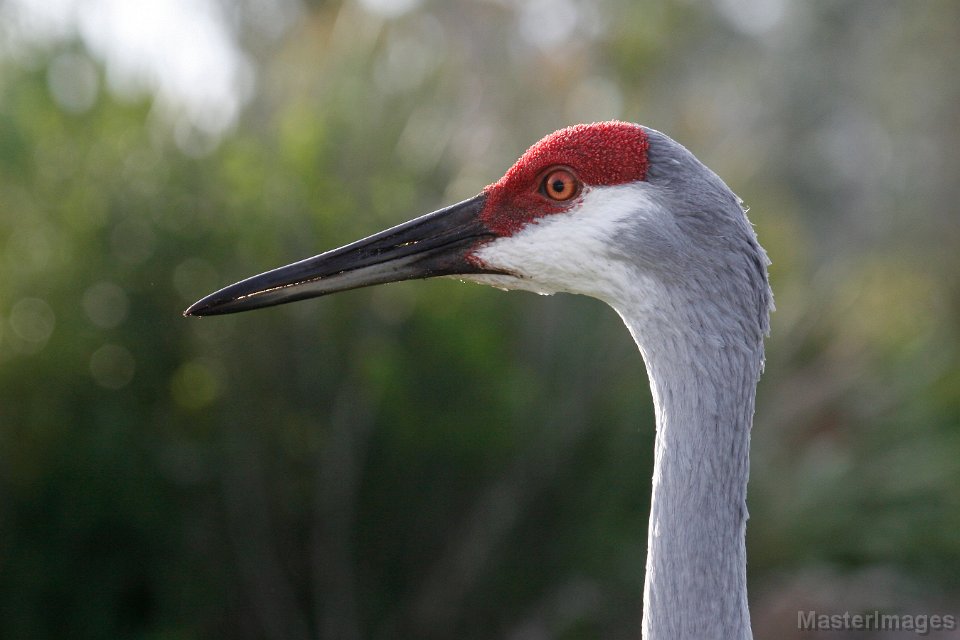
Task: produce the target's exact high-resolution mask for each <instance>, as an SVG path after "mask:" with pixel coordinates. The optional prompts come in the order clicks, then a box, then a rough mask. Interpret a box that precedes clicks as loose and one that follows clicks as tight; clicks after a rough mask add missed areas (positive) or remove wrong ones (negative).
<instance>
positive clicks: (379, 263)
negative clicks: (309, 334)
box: [183, 193, 495, 316]
mask: <svg viewBox="0 0 960 640" xmlns="http://www.w3.org/2000/svg"><path fill="white" fill-rule="evenodd" d="M485 200H486V196H485V195H484V194H483V193H481V194H480V195H478V196H476V197H474V198H471V199H469V200H464V201H463V202H460V203H459V204H455V205H452V206H449V207H446V208H444V209H440V210H439V211H435V212H433V213H428V214H427V215H425V216H421V217H419V218H416V219H414V220H411V221H409V222H405V223H403V224H400V225H397V226H396V227H392V228H390V229H387V230H386V231H381V232H380V233H377V234H374V235H372V236H369V237H367V238H364V239H362V240H357V241H356V242H353V243H351V244H348V245H346V246H343V247H340V248H339V249H333V250H332V251H327V252H326V253H321V254H320V255H318V256H314V257H312V258H307V259H306V260H301V261H300V262H295V263H293V264H291V265H287V266H285V267H280V268H279V269H274V270H272V271H267V272H266V273H261V274H260V275H257V276H253V277H252V278H247V279H246V280H243V281H241V282H238V283H236V284H232V285H230V286H229V287H225V288H223V289H221V290H220V291H217V292H216V293H211V294H210V295H208V296H207V297H205V298H203V299H202V300H199V301H197V302H195V303H194V304H193V305H191V306H190V308H189V309H187V310H186V311H184V312H183V315H185V316H211V315H219V314H224V313H236V312H238V311H249V310H250V309H258V308H260V307H270V306H273V305H277V304H285V303H287V302H293V301H295V300H303V299H305V298H314V297H316V296H322V295H326V294H328V293H335V292H337V291H346V290H348V289H357V288H359V287H367V286H370V285H374V284H383V283H386V282H399V281H401V280H413V279H416V278H431V277H434V276H444V275H458V274H468V273H489V272H490V271H488V270H486V269H483V268H481V267H478V266H475V265H473V264H471V263H470V262H469V261H468V260H467V256H468V254H469V252H470V251H471V250H472V249H473V248H474V247H476V246H477V245H478V244H480V243H482V242H484V241H485V240H487V239H492V238H493V237H495V234H494V233H493V232H492V231H491V230H490V229H488V228H487V227H486V226H485V225H484V224H483V222H482V221H481V220H480V212H481V211H482V210H483V205H484V202H485Z"/></svg>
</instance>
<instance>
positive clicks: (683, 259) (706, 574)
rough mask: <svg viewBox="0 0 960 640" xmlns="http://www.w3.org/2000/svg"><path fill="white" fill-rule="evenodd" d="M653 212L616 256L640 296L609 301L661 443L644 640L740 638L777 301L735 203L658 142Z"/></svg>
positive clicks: (697, 167)
mask: <svg viewBox="0 0 960 640" xmlns="http://www.w3.org/2000/svg"><path fill="white" fill-rule="evenodd" d="M648 135H649V138H650V151H649V155H650V171H649V173H648V176H647V181H646V182H645V183H643V184H644V186H643V188H644V189H645V194H646V196H647V197H648V198H649V199H650V200H651V201H653V202H655V203H656V204H657V205H659V207H658V208H659V210H660V213H656V212H654V213H652V214H651V212H649V211H647V212H645V213H644V215H641V216H638V217H637V219H636V220H635V221H632V222H631V225H632V226H631V227H630V228H628V229H624V234H623V235H622V241H621V242H622V244H621V245H620V246H619V247H618V248H615V249H614V251H617V252H618V253H619V255H621V257H624V258H627V257H628V256H630V257H631V261H632V263H633V264H634V265H635V267H634V269H635V272H636V280H635V282H636V287H635V289H634V290H633V291H631V292H628V293H625V295H623V297H622V299H620V300H611V301H610V302H611V304H612V305H613V306H614V307H615V308H616V309H617V311H618V313H619V314H620V315H621V317H623V319H624V321H625V322H626V324H627V326H628V328H629V329H630V331H631V333H632V335H633V337H634V339H635V340H636V342H637V344H638V346H639V347H640V350H641V352H642V353H643V356H644V361H645V363H646V366H647V372H648V374H649V377H650V385H651V388H652V391H653V398H654V403H655V407H656V418H657V435H656V448H655V460H654V472H653V496H652V502H651V510H650V525H649V534H648V535H649V537H648V555H647V577H646V585H645V589H644V611H643V636H644V638H646V639H647V640H666V639H669V640H687V639H690V640H693V639H697V640H712V639H723V640H743V639H749V638H751V637H752V634H751V631H750V614H749V611H748V607H747V587H746V551H745V546H744V535H745V531H746V522H747V517H748V516H747V507H746V493H747V478H748V475H749V447H750V427H751V423H752V420H753V410H754V396H755V389H756V384H757V380H758V378H759V376H760V371H761V369H762V366H763V337H764V335H765V334H766V333H767V328H768V314H769V310H770V309H771V308H772V298H771V293H770V289H769V287H768V285H767V274H766V265H767V263H768V260H767V257H766V254H765V253H764V252H763V249H762V248H761V247H760V246H759V244H758V243H757V240H756V236H755V234H754V232H753V229H752V227H751V226H750V223H749V222H748V221H747V218H746V216H745V214H744V211H743V210H742V209H741V206H740V203H739V200H738V199H737V198H736V196H735V195H734V194H733V193H732V192H731V191H730V190H729V189H728V188H727V187H726V185H724V184H723V182H722V181H721V180H720V179H719V178H718V177H717V176H716V175H715V174H713V173H712V172H711V171H710V170H709V169H707V168H706V167H704V166H703V165H702V164H700V163H699V162H698V161H697V160H696V158H694V157H693V155H692V154H690V153H689V152H688V151H687V150H686V149H684V148H683V147H681V146H680V145H679V144H677V143H675V142H674V141H672V140H670V139H669V138H667V137H666V136H663V135H662V134H659V133H657V132H655V131H652V130H648Z"/></svg>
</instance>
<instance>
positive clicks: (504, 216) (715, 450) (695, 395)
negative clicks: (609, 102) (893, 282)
mask: <svg viewBox="0 0 960 640" xmlns="http://www.w3.org/2000/svg"><path fill="white" fill-rule="evenodd" d="M768 263H769V261H768V259H767V256H766V253H765V252H764V250H763V248H762V247H761V246H760V245H759V244H758V242H757V238H756V235H755V233H754V231H753V228H752V227H751V225H750V223H749V221H748V220H747V217H746V214H745V210H744V209H743V207H742V206H741V202H740V200H739V199H738V198H737V196H736V195H734V194H733V192H732V191H730V189H729V188H727V186H726V185H725V184H724V182H723V181H722V180H721V179H720V178H719V177H717V175H716V174H714V173H713V172H712V171H710V170H709V169H708V168H707V167H705V166H704V165H703V164H701V163H700V162H699V161H698V160H697V159H696V158H695V157H694V156H693V154H691V153H690V152H689V151H687V150H686V149H685V148H684V147H682V146H681V145H680V144H678V143H676V142H674V141H673V140H672V139H670V138H669V137H667V136H666V135H664V134H662V133H660V132H658V131H654V130H653V129H649V128H647V127H643V126H640V125H635V124H630V123H624V122H602V123H595V124H590V125H577V126H574V127H569V128H566V129H562V130H560V131H557V132H555V133H552V134H550V135H548V136H546V137H545V138H543V139H542V140H540V141H539V142H538V143H536V144H535V145H534V146H533V147H531V148H530V149H529V150H528V151H527V152H526V153H524V155H523V156H522V157H521V158H520V159H519V160H518V161H517V162H516V164H514V165H513V167H511V168H510V170H508V171H507V173H506V174H505V175H504V176H503V177H502V178H501V179H500V180H499V181H497V182H495V183H494V184H491V185H489V186H488V187H486V188H484V189H483V191H481V192H480V194H479V195H477V196H476V197H473V198H470V199H469V200H465V201H463V202H460V203H459V204H455V205H452V206H449V207H446V208H444V209H441V210H439V211H436V212H434V213H430V214H427V215H425V216H422V217H419V218H416V219H414V220H411V221H409V222H406V223H404V224H401V225H398V226H396V227H393V228H391V229H387V230H385V231H382V232H380V233H377V234H374V235H372V236H370V237H368V238H365V239H363V240H358V241H356V242H354V243H352V244H348V245H346V246H344V247H341V248H339V249H334V250H332V251H328V252H326V253H322V254H320V255H318V256H315V257H313V258H308V259H306V260H303V261H300V262H297V263H294V264H291V265H288V266H285V267H281V268H279V269H274V270H273V271H268V272H266V273H263V274H261V275H258V276H254V277H252V278H248V279H246V280H243V281H242V282H239V283H237V284H234V285H231V286H229V287H226V288H224V289H222V290H220V291H217V292H216V293H213V294H211V295H209V296H207V297H205V298H203V299H202V300H200V301H199V302H197V303H195V304H194V305H193V306H191V307H190V308H189V309H187V311H186V312H185V315H194V316H204V315H215V314H223V313H233V312H236V311H246V310H248V309H255V308H258V307H266V306H270V305H276V304H282V303H286V302H291V301H293V300H300V299H303V298H310V297H314V296H321V295H325V294H328V293H334V292H336V291H343V290H346V289H354V288H357V287H363V286H368V285H373V284H381V283H385V282H393V281H399V280H409V279H413V278H429V277H433V276H453V277H456V278H460V279H464V280H471V281H475V282H480V283H484V284H490V285H493V286H496V287H500V288H503V289H525V290H529V291H535V292H538V293H554V292H569V293H579V294H584V295H588V296H593V297H595V298H598V299H600V300H602V301H603V302H606V303H607V304H609V305H610V306H611V307H613V308H614V309H615V310H616V312H617V313H618V314H619V315H620V317H621V318H622V319H623V321H624V322H625V323H626V325H627V328H628V329H629V330H630V333H631V335H632V336H633V338H634V340H635V341H636V343H637V346H638V347H639V348H640V352H641V354H642V355H643V359H644V362H645V364H646V367H647V373H648V376H649V380H650V387H651V390H652V393H653V401H654V406H655V411H656V425H657V433H656V444H655V453H654V471H653V489H652V491H653V494H652V500H651V507H650V521H649V527H648V533H647V544H648V547H647V549H648V551H647V564H646V579H645V585H644V594H643V620H642V634H643V637H644V638H647V639H648V640H687V639H689V640H705V639H722V640H741V639H743V638H751V637H752V633H751V630H750V614H749V610H748V607H747V585H746V550H745V544H744V534H745V531H746V523H747V517H748V516H747V506H746V491H747V476H748V471H749V444H750V428H751V424H752V422H753V412H754V398H755V392H756V384H757V380H758V378H759V376H760V372H761V369H762V367H763V357H764V356H763V340H764V336H765V335H766V334H767V332H768V324H769V312H770V310H771V309H772V306H773V305H772V293H771V291H770V287H769V285H768V282H767V265H768Z"/></svg>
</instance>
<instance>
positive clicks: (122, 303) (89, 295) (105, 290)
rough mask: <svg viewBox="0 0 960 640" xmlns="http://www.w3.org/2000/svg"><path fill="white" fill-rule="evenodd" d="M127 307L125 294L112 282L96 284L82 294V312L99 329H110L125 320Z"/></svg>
mask: <svg viewBox="0 0 960 640" xmlns="http://www.w3.org/2000/svg"><path fill="white" fill-rule="evenodd" d="M129 306H130V305H129V302H128V300H127V294H126V292H125V291H124V290H123V289H121V288H120V287H119V286H117V285H115V284H113V283H112V282H98V283H97V284H95V285H92V286H90V287H88V288H87V290H86V291H84V292H83V310H84V311H85V312H86V313H87V317H88V318H90V321H91V322H92V323H93V324H95V325H97V326H98V327H100V328H101V329H111V328H113V327H116V326H117V325H119V324H120V323H121V322H123V321H124V320H126V318H127V311H128V309H129Z"/></svg>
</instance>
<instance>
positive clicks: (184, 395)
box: [170, 359, 223, 411]
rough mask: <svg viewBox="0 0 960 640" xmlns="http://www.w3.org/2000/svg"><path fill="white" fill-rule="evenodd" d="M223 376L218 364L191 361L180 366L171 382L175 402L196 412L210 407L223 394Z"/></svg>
mask: <svg viewBox="0 0 960 640" xmlns="http://www.w3.org/2000/svg"><path fill="white" fill-rule="evenodd" d="M222 380H223V376H222V374H221V371H220V366H219V365H218V364H217V363H216V362H212V361H210V360H205V359H197V360H191V361H190V362H187V363H185V364H183V365H181V366H180V368H179V369H177V370H176V372H174V374H173V377H172V379H171V380H170V393H171V394H172V395H173V401H174V402H176V403H177V405H178V406H180V407H182V408H183V409H187V410H190V411H195V410H197V409H202V408H203V407H206V406H208V405H209V404H211V403H212V402H213V401H214V400H216V399H217V398H218V397H220V394H221V393H222V392H223V381H222Z"/></svg>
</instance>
